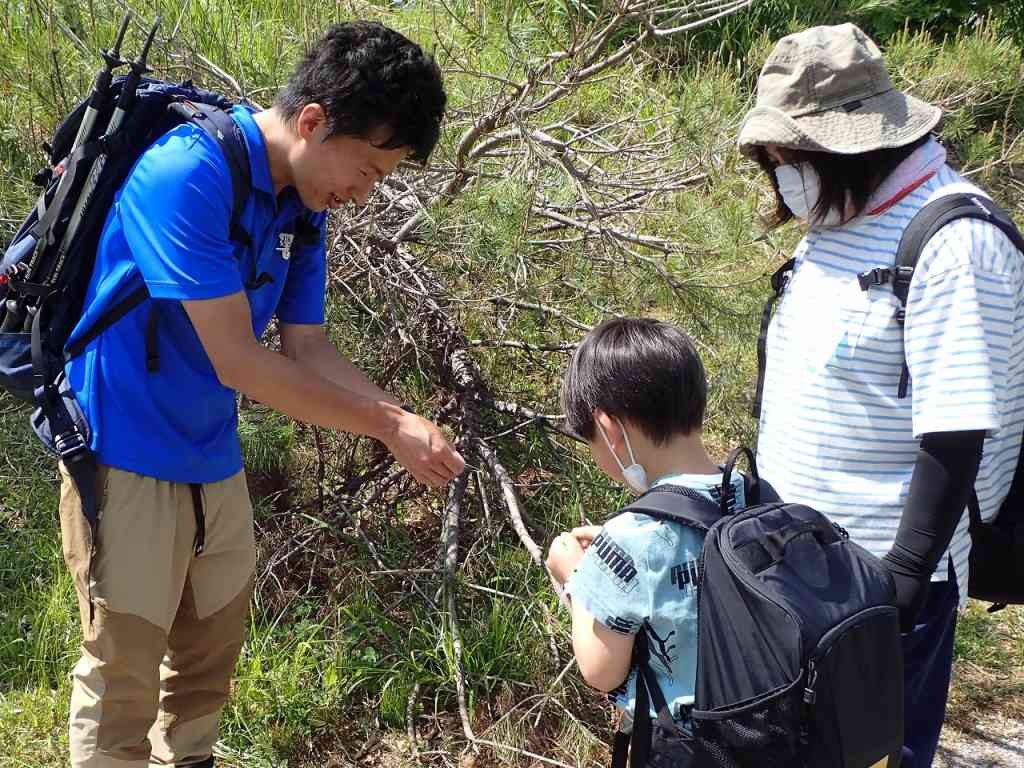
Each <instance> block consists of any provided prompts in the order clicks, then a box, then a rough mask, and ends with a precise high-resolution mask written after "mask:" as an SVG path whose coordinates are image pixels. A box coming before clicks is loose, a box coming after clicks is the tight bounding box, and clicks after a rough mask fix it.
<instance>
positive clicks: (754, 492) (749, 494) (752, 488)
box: [718, 445, 761, 515]
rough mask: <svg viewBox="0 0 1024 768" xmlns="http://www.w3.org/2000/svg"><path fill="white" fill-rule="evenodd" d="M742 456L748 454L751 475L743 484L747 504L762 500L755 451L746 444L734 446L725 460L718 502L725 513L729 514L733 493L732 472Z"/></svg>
mask: <svg viewBox="0 0 1024 768" xmlns="http://www.w3.org/2000/svg"><path fill="white" fill-rule="evenodd" d="M740 456H746V458H747V467H748V469H749V472H750V475H749V480H748V481H747V482H745V483H744V484H743V493H744V496H746V498H745V499H744V502H745V506H748V507H749V506H751V505H752V504H758V503H759V502H760V500H761V489H760V485H761V483H760V477H758V474H757V462H756V461H755V460H754V454H753V452H752V451H751V450H750V449H749V448H747V447H746V446H745V445H741V446H739V447H738V448H734V449H733V451H732V453H730V454H729V458H727V459H726V460H725V467H724V468H723V469H722V488H721V494H720V496H719V499H718V503H719V505H720V507H721V509H722V514H723V515H728V514H729V494H730V493H732V473H733V470H734V469H735V468H736V462H737V460H738V459H739V458H740Z"/></svg>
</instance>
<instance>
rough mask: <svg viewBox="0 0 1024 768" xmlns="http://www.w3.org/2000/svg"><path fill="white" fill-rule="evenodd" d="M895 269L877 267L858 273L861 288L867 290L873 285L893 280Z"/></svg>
mask: <svg viewBox="0 0 1024 768" xmlns="http://www.w3.org/2000/svg"><path fill="white" fill-rule="evenodd" d="M892 277H893V271H892V269H891V268H890V267H875V268H874V269H869V270H867V271H866V272H861V273H860V274H859V275H857V282H858V283H860V289H861V290H862V291H866V290H867V289H868V288H870V287H871V286H873V285H885V284H886V283H889V282H891V281H892Z"/></svg>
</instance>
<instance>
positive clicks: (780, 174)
mask: <svg viewBox="0 0 1024 768" xmlns="http://www.w3.org/2000/svg"><path fill="white" fill-rule="evenodd" d="M775 180H776V181H777V182H778V183H779V194H780V195H782V200H783V202H785V204H786V205H787V206H788V207H789V210H791V211H792V212H793V215H794V216H796V217H797V218H798V219H803V220H804V221H806V222H808V223H809V224H823V225H825V226H829V227H832V226H835V225H836V224H841V223H842V221H843V217H842V215H841V214H840V212H839V211H837V210H836V209H835V208H831V209H830V210H829V212H828V213H827V214H825V216H824V217H822V218H818V217H817V216H814V214H813V213H812V211H813V209H814V206H815V205H817V203H818V198H820V197H821V179H820V178H819V177H818V172H817V171H815V170H814V166H812V165H811V164H810V163H806V162H804V163H797V164H795V165H780V166H779V167H778V168H776V169H775ZM812 217H813V219H812Z"/></svg>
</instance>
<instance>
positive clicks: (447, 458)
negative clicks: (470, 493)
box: [442, 446, 466, 477]
mask: <svg viewBox="0 0 1024 768" xmlns="http://www.w3.org/2000/svg"><path fill="white" fill-rule="evenodd" d="M442 461H443V463H444V466H445V468H446V469H447V470H448V471H450V472H451V473H452V477H455V476H457V475H461V474H462V470H464V469H465V468H466V460H465V459H464V458H462V455H461V454H460V453H459V452H458V451H456V450H455V449H454V448H451V446H449V450H448V451H446V452H445V455H444V457H443V459H442Z"/></svg>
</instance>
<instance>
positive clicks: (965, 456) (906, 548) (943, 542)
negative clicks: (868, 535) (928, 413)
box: [884, 431, 985, 625]
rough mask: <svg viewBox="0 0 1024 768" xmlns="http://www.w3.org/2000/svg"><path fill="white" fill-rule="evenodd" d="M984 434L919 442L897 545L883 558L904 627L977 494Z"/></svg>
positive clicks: (941, 435)
mask: <svg viewBox="0 0 1024 768" xmlns="http://www.w3.org/2000/svg"><path fill="white" fill-rule="evenodd" d="M984 441H985V433H984V432H982V431H973V432H936V433H931V434H927V435H925V436H924V438H923V439H922V440H921V450H920V451H919V452H918V454H917V463H916V464H915V465H914V474H913V477H912V478H911V480H910V492H909V494H908V496H907V503H906V505H905V506H904V507H903V516H902V517H901V518H900V527H899V530H898V531H897V533H896V541H895V543H894V544H893V546H892V549H891V550H890V552H889V554H887V555H886V556H885V558H884V560H885V563H886V565H887V566H888V568H889V571H890V572H891V573H892V575H893V579H894V581H895V582H896V601H897V604H898V605H899V607H900V609H901V613H906V614H907V615H906V616H904V619H905V620H904V624H905V625H906V623H907V621H908V620H912V619H913V617H914V616H916V614H917V611H918V610H919V609H920V607H921V603H923V602H924V598H925V595H926V588H927V582H928V581H929V580H930V579H931V576H932V574H933V573H934V572H935V567H936V566H937V565H938V563H939V558H940V557H942V553H943V552H945V551H946V548H947V547H948V546H949V542H950V540H951V539H952V538H953V533H954V531H955V530H956V526H957V523H959V522H960V516H961V515H962V514H963V511H964V508H965V507H966V506H967V503H968V501H969V500H970V498H971V494H972V493H973V491H974V481H975V479H976V478H977V476H978V465H979V464H980V463H981V449H982V445H983V443H984Z"/></svg>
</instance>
